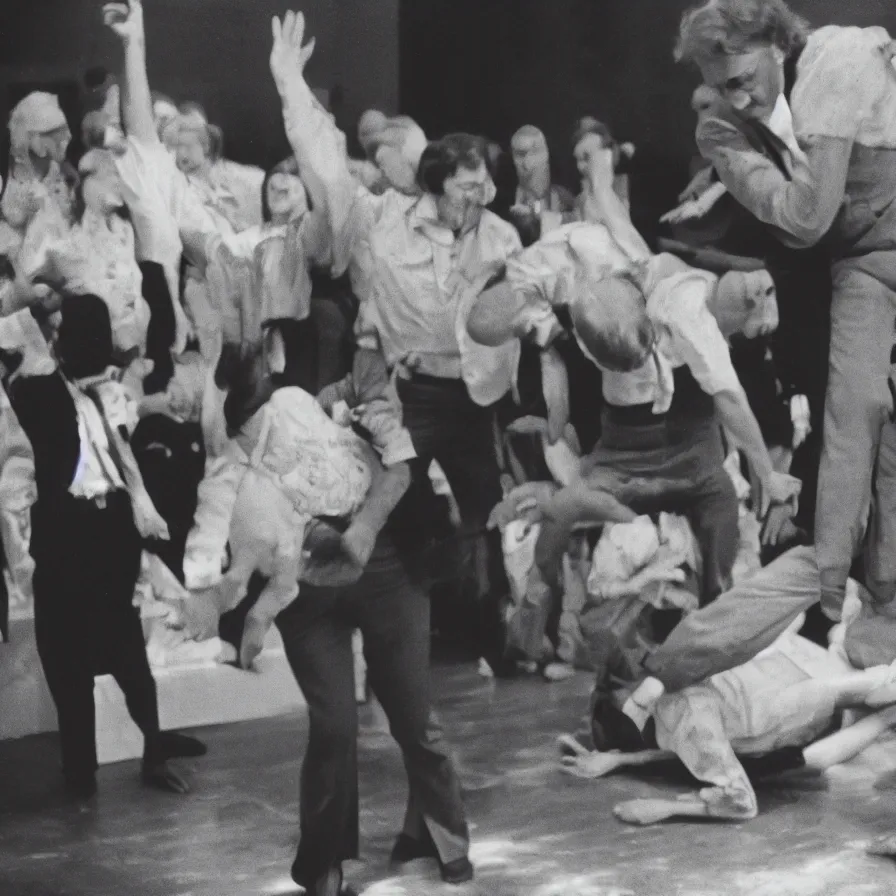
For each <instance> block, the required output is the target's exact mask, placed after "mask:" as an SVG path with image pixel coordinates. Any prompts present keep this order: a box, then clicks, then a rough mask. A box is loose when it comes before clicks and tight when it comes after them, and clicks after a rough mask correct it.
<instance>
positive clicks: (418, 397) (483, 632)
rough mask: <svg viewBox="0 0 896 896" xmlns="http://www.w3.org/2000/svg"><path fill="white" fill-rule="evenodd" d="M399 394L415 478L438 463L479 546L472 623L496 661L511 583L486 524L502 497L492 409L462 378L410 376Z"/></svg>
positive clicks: (495, 538) (498, 537) (482, 645)
mask: <svg viewBox="0 0 896 896" xmlns="http://www.w3.org/2000/svg"><path fill="white" fill-rule="evenodd" d="M398 395H399V398H400V399H401V404H402V410H403V414H404V425H405V427H406V428H407V430H408V431H409V432H410V434H411V438H412V440H413V442H414V448H415V449H416V450H417V456H418V457H417V460H416V461H414V462H413V465H412V469H413V473H414V477H415V479H421V478H423V477H425V476H427V475H428V470H429V466H430V464H431V463H432V461H433V460H435V461H437V462H438V464H439V466H440V467H441V468H442V470H443V471H444V473H445V476H446V478H447V479H448V483H449V485H450V486H451V490H452V492H453V493H454V497H455V499H456V500H457V504H458V507H459V509H460V514H461V519H462V523H463V535H464V537H465V538H466V539H468V540H469V541H470V542H474V541H478V542H479V543H480V544H482V545H484V550H485V567H486V576H487V580H488V581H487V587H486V594H485V595H483V598H482V601H481V605H480V607H479V608H478V613H479V619H478V620H477V621H476V625H475V628H476V637H477V641H478V644H477V647H478V648H479V650H480V652H481V654H482V655H483V656H485V657H487V658H489V659H493V660H497V659H498V658H499V657H500V655H501V654H502V653H503V648H504V645H503V635H502V633H501V623H500V619H501V607H502V604H503V601H504V600H505V599H506V598H507V596H508V595H509V593H510V586H509V584H508V582H507V574H506V572H505V569H504V556H503V552H502V548H501V535H500V533H499V532H498V531H497V530H494V531H491V532H488V531H486V528H485V525H486V523H487V521H488V517H489V514H490V513H491V512H492V509H493V508H494V507H495V505H496V504H498V503H499V502H500V501H501V498H502V494H501V479H500V476H501V474H500V470H499V468H498V457H497V448H496V445H495V431H494V425H495V424H494V420H495V417H494V411H493V410H492V409H491V408H483V407H480V406H479V405H477V404H476V403H475V402H474V401H473V400H472V399H471V398H470V396H469V393H468V392H467V387H466V385H465V384H464V383H463V382H462V381H461V380H443V379H436V378H433V377H427V376H420V375H414V376H413V378H412V379H410V380H399V383H398ZM419 523H420V521H419V520H418V521H417V524H418V525H419Z"/></svg>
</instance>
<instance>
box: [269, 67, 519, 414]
mask: <svg viewBox="0 0 896 896" xmlns="http://www.w3.org/2000/svg"><path fill="white" fill-rule="evenodd" d="M284 118H285V123H286V130H287V135H288V136H289V138H290V142H291V143H292V144H293V146H294V147H299V148H301V149H302V150H304V151H305V152H306V153H307V154H309V155H310V154H312V153H313V155H314V159H313V161H312V164H313V165H314V167H315V169H316V172H317V174H318V176H319V177H321V179H322V180H323V181H324V183H325V185H326V187H327V190H328V202H329V211H330V214H331V220H332V224H333V231H334V233H333V243H334V245H333V272H334V274H335V275H337V276H338V275H339V274H341V273H343V272H344V271H345V270H348V271H349V273H350V276H351V279H352V286H353V289H354V291H355V293H356V295H357V296H358V298H359V299H360V300H361V303H362V310H361V314H360V317H359V338H360V340H361V342H362V344H364V336H365V335H367V334H370V335H371V336H372V335H373V334H375V335H376V337H377V339H378V341H379V343H380V345H381V347H382V350H383V353H384V355H385V357H386V360H387V362H388V364H389V366H390V367H392V366H394V365H396V364H400V363H405V362H408V363H410V364H411V365H412V366H413V365H415V364H416V365H417V367H418V369H419V370H420V371H421V372H423V373H428V374H430V375H432V376H441V377H445V378H452V379H457V378H463V380H464V382H465V383H466V385H467V388H468V390H469V393H470V397H471V398H472V399H473V400H474V401H475V402H477V403H478V404H480V405H484V406H486V405H489V404H492V403H493V402H495V401H497V400H498V399H499V398H500V397H501V396H502V395H504V394H505V393H506V392H507V391H508V390H509V389H510V387H511V385H512V383H513V380H514V377H515V375H516V367H517V363H518V360H519V344H518V343H517V342H514V343H513V344H510V345H506V346H502V347H500V348H487V347H484V346H480V345H477V344H476V343H474V342H473V341H472V340H471V339H470V338H469V336H468V335H467V329H466V321H467V317H468V316H469V313H470V310H471V308H472V305H473V302H474V300H475V298H476V296H477V295H478V294H479V292H481V290H482V289H483V288H484V287H485V285H486V284H487V282H488V280H489V279H490V278H491V277H492V276H493V275H494V274H495V273H497V272H499V271H500V269H501V268H502V267H503V265H504V263H505V262H506V261H507V259H508V258H510V257H511V256H512V255H513V254H514V253H515V252H517V251H519V250H520V248H521V244H520V240H519V236H518V235H517V233H516V230H515V229H514V228H513V227H512V226H511V225H510V224H508V223H507V222H506V221H503V220H502V219H500V218H499V217H498V216H497V215H495V214H493V213H491V212H489V211H484V212H483V214H482V218H481V220H480V222H479V224H478V226H477V227H476V228H474V229H473V230H471V231H470V232H469V233H466V234H463V235H462V236H460V237H457V238H455V236H454V234H453V233H452V231H451V230H449V229H448V228H446V227H444V225H442V224H441V223H440V222H439V220H438V215H437V210H436V204H435V200H434V198H433V197H431V196H423V197H420V198H416V197H410V196H405V195H403V194H401V193H398V192H396V191H394V190H387V191H386V192H385V193H384V194H383V195H382V196H374V195H373V194H372V193H370V192H369V191H368V190H366V189H365V188H363V187H359V185H358V183H357V181H356V180H355V179H354V178H353V177H352V175H351V173H350V171H349V168H348V164H347V160H346V156H345V152H344V149H343V145H344V143H343V141H342V140H341V135H339V133H338V131H336V129H335V126H334V125H333V123H332V122H331V121H330V119H329V118H327V116H326V115H325V114H324V113H323V112H322V111H321V110H320V109H319V108H318V107H317V106H316V105H315V104H314V102H313V99H312V97H311V93H310V91H309V90H308V89H307V86H306V85H304V84H296V85H291V89H290V91H289V95H288V96H286V97H284ZM298 151H299V150H298V149H297V152H298ZM365 331H366V332H365Z"/></svg>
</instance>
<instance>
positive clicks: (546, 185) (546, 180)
mask: <svg viewBox="0 0 896 896" xmlns="http://www.w3.org/2000/svg"><path fill="white" fill-rule="evenodd" d="M510 150H511V153H512V155H513V165H514V168H516V175H517V178H518V179H519V182H520V186H521V187H522V188H523V189H524V190H526V191H527V192H529V193H532V194H533V196H536V197H538V198H539V199H540V198H542V197H543V196H544V195H545V194H546V193H547V192H548V190H550V188H551V157H550V154H549V152H548V142H547V140H546V139H545V136H544V134H543V133H542V132H541V131H540V130H539V129H538V128H537V127H535V125H531V124H526V125H523V127H521V128H520V129H519V130H518V131H517V132H516V133H515V134H514V135H513V137H512V139H511V141H510Z"/></svg>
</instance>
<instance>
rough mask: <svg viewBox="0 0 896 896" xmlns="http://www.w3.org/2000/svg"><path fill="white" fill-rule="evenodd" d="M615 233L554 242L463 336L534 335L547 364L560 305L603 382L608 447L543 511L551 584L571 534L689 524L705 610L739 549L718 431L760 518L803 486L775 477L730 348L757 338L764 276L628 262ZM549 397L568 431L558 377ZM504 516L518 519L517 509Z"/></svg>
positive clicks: (493, 339)
mask: <svg viewBox="0 0 896 896" xmlns="http://www.w3.org/2000/svg"><path fill="white" fill-rule="evenodd" d="M621 232H622V231H621V230H619V229H617V228H614V229H613V230H611V229H609V228H608V227H606V226H604V225H600V224H573V225H567V226H566V227H562V228H560V229H559V230H556V231H553V232H552V233H550V234H548V235H547V236H546V237H544V238H543V239H542V240H541V241H539V243H537V244H536V245H535V246H533V247H531V248H530V249H527V250H525V251H523V252H522V253H521V254H520V255H519V256H518V257H516V258H514V259H511V261H510V262H509V263H508V265H507V276H506V279H505V281H504V282H502V283H499V284H498V285H496V286H494V287H492V288H490V289H488V290H486V291H484V292H483V293H482V294H481V296H480V297H479V299H478V301H477V303H476V305H475V307H474V309H473V312H472V313H471V315H470V318H469V320H468V329H469V332H470V335H471V337H472V338H473V339H475V340H477V341H480V342H483V343H486V344H502V343H504V342H506V341H509V340H512V339H513V338H518V337H527V336H529V335H530V334H534V336H535V339H536V341H537V342H539V344H542V345H544V346H546V353H547V354H551V353H553V352H555V351H556V350H555V349H554V348H552V345H551V344H552V342H553V341H554V340H556V339H557V337H558V336H560V334H561V333H562V331H563V328H562V326H561V325H560V323H559V321H558V318H557V316H556V315H555V313H554V311H555V309H558V308H560V307H564V306H565V310H567V311H568V313H569V319H570V321H571V324H572V327H571V330H572V333H573V335H574V337H575V338H576V339H577V341H578V342H579V344H580V345H581V347H582V350H583V352H584V353H585V354H586V355H588V356H589V357H590V358H591V359H592V361H593V362H594V363H595V364H596V365H597V366H598V367H600V368H601V369H602V370H603V371H604V380H603V382H604V399H605V402H606V405H605V408H604V412H603V425H602V435H601V439H600V441H599V442H598V445H597V447H596V448H595V450H594V451H593V452H592V453H591V455H589V456H588V457H587V458H585V459H584V461H583V463H582V467H581V470H580V474H581V480H580V481H578V482H576V483H573V484H571V485H570V486H569V487H568V488H567V489H563V490H561V491H560V492H558V493H557V494H556V495H553V496H550V497H549V500H548V501H546V502H543V503H542V508H541V509H542V511H543V512H542V513H541V517H542V519H543V526H542V532H541V535H540V538H539V551H538V557H539V561H538V562H539V565H540V566H541V567H542V568H543V569H544V570H545V572H546V573H548V574H549V575H550V571H551V570H552V569H554V570H555V569H557V568H558V567H559V561H560V558H561V556H562V554H563V551H564V550H565V547H566V544H567V543H568V539H569V534H570V531H571V527H572V526H573V525H574V524H577V523H583V522H588V521H592V522H594V523H600V522H628V521H630V520H631V519H633V518H634V517H635V516H637V515H638V514H639V513H657V512H660V511H668V512H673V513H684V514H685V515H686V516H687V517H688V519H689V522H690V523H691V526H692V528H693V530H694V533H695V535H696V537H697V540H698V542H699V544H700V549H701V553H702V555H703V560H704V580H703V585H702V602H704V603H705V602H709V601H711V600H713V599H714V598H716V597H717V596H718V595H719V594H721V593H722V592H723V591H724V590H725V588H726V587H727V586H728V584H729V579H730V575H731V571H732V568H733V565H734V559H735V556H736V552H737V544H738V539H739V531H738V502H737V497H736V495H735V492H734V488H733V486H732V484H731V480H730V477H729V476H728V473H727V472H726V471H725V469H724V467H723V462H724V451H723V446H722V439H721V433H720V424H721V425H723V426H724V427H725V428H726V429H727V431H728V432H729V433H730V434H731V435H732V436H733V437H734V438H735V440H736V441H737V443H738V444H739V445H740V447H741V448H742V449H743V451H744V453H745V454H746V456H747V459H748V461H749V462H750V465H751V467H752V469H753V470H754V473H755V475H754V480H755V481H756V484H757V489H756V492H757V494H756V495H755V497H754V500H755V506H756V510H757V511H758V514H759V516H760V517H765V515H766V513H767V511H768V509H769V507H770V506H772V505H778V504H795V503H796V500H797V496H798V494H799V481H798V480H796V479H794V478H793V477H791V476H787V475H786V474H781V473H778V472H776V471H775V470H774V469H773V467H772V462H771V459H770V457H769V453H768V449H767V448H766V446H765V443H764V442H763V440H762V436H761V433H760V430H759V425H758V423H757V422H756V418H755V416H754V415H753V412H752V411H751V409H750V407H749V404H748V402H747V399H746V396H745V394H744V392H743V389H742V387H741V385H740V382H739V380H738V378H737V374H736V373H735V371H734V367H733V365H732V363H731V357H730V353H729V350H728V345H727V343H726V341H725V337H726V336H728V335H731V334H732V333H734V332H737V331H743V332H751V331H752V330H753V329H755V328H756V327H757V326H759V324H757V320H762V319H763V317H762V315H756V314H755V311H756V309H757V308H759V309H761V308H762V307H763V306H764V304H766V303H767V302H769V301H771V300H773V298H774V288H773V285H772V283H771V279H770V278H769V276H768V274H767V273H766V272H758V273H756V274H744V273H741V272H732V273H730V274H727V275H725V276H724V277H721V278H718V277H715V276H714V275H712V274H708V273H706V272H704V271H698V270H695V269H693V268H690V267H689V266H688V265H686V264H685V263H684V262H681V261H679V260H678V259H676V258H674V257H673V256H669V255H659V256H655V257H650V256H649V254H647V255H644V256H637V257H636V256H633V254H632V252H631V251H630V250H626V249H624V248H623V245H622V243H620V241H619V240H618V239H617V238H616V237H615V236H614V234H616V233H621ZM633 258H636V260H634V261H633V260H632V259H633ZM561 313H562V312H561ZM559 366H560V367H561V368H562V364H561V365H559ZM549 390H552V391H553V393H554V394H553V395H552V396H551V397H550V398H549V401H548V404H549V408H550V406H551V405H553V406H554V407H557V406H559V407H560V411H559V414H558V416H559V417H560V418H561V420H560V421H559V422H561V423H562V422H564V420H563V418H564V417H565V410H564V406H565V398H564V393H565V383H564V382H563V376H562V369H560V371H559V374H558V382H557V383H552V381H551V380H550V379H545V392H546V396H548V395H549ZM549 417H550V413H549ZM549 422H550V421H549ZM524 490H525V488H524ZM544 494H545V492H544V490H542V492H541V495H542V497H543V496H544ZM517 497H518V496H517V495H515V494H512V495H511V496H510V498H509V499H507V501H508V502H509V504H511V505H512V504H513V502H514V501H515V500H516V499H517ZM509 512H510V515H511V517H512V516H514V515H515V509H514V508H513V507H512V506H511V507H510V508H509Z"/></svg>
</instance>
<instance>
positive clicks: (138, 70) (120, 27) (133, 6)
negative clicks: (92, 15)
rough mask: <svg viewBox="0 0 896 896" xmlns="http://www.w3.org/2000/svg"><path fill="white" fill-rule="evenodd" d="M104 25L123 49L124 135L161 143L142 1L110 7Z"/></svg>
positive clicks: (122, 109)
mask: <svg viewBox="0 0 896 896" xmlns="http://www.w3.org/2000/svg"><path fill="white" fill-rule="evenodd" d="M103 21H104V22H105V24H106V25H107V26H108V27H109V28H111V29H112V31H114V32H115V34H116V35H117V36H118V37H119V38H120V40H121V43H122V46H123V47H124V78H123V80H122V83H121V112H122V124H123V125H124V130H125V133H127V135H128V136H129V137H133V138H134V139H136V140H139V141H140V142H142V143H150V142H154V141H156V140H158V135H157V133H156V124H155V119H154V117H153V113H152V95H151V93H150V90H149V77H148V75H147V73H146V33H145V30H144V27H143V4H142V3H141V0H128V2H127V3H107V4H106V5H105V6H104V7H103Z"/></svg>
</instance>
